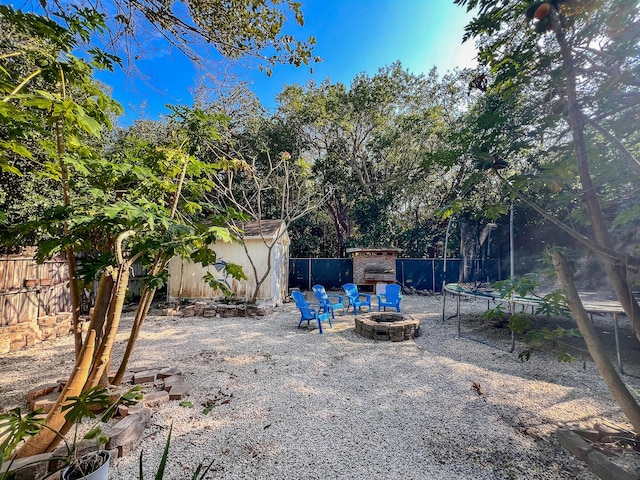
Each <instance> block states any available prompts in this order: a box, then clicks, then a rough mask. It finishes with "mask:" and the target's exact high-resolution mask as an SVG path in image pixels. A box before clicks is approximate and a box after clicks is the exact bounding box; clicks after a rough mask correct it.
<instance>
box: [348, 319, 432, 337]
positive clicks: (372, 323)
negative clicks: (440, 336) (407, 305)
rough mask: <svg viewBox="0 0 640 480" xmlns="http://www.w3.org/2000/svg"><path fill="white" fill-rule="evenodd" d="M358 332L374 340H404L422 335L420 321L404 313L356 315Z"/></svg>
mask: <svg viewBox="0 0 640 480" xmlns="http://www.w3.org/2000/svg"><path fill="white" fill-rule="evenodd" d="M355 324H356V333H358V334H360V335H362V336H363V337H365V338H370V339H372V340H383V341H385V340H386V341H389V340H390V341H392V342H402V341H404V340H411V339H413V338H415V337H417V336H419V335H420V322H419V321H418V320H414V319H413V318H412V317H411V316H410V315H405V314H403V313H387V312H378V313H367V314H364V315H358V316H357V317H355Z"/></svg>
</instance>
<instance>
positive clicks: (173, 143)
mask: <svg viewBox="0 0 640 480" xmlns="http://www.w3.org/2000/svg"><path fill="white" fill-rule="evenodd" d="M58 13H59V15H60V19H61V22H62V23H60V24H58V23H55V22H53V21H51V20H49V19H47V18H45V17H42V16H39V15H36V14H30V13H22V12H19V11H15V10H13V9H12V8H10V7H4V6H3V7H0V23H2V25H3V26H6V27H7V28H3V30H2V32H3V35H4V36H6V38H4V39H3V40H6V41H3V42H2V46H3V50H2V52H1V56H0V62H1V63H0V67H1V68H0V76H1V80H2V81H1V82H0V93H2V102H1V103H0V132H1V133H2V137H0V141H1V142H2V147H3V150H2V153H3V156H2V158H0V165H1V166H2V168H3V170H4V171H5V172H8V173H11V174H15V175H21V174H23V173H32V172H33V173H35V174H37V175H40V176H47V177H49V178H51V179H53V180H55V181H57V182H59V185H60V187H59V188H60V192H61V193H60V196H59V200H57V201H54V202H52V205H51V208H48V209H45V210H43V211H41V212H35V213H34V214H33V215H32V216H31V217H30V218H25V221H23V222H22V223H20V224H17V225H12V226H11V227H10V228H7V229H6V230H9V232H8V233H9V235H6V236H5V237H4V238H5V240H6V241H8V240H7V239H10V241H11V242H12V244H16V243H18V244H19V243H20V242H22V244H25V243H26V242H31V241H33V240H34V239H35V240H36V241H37V242H38V258H41V259H42V258H46V257H47V256H50V255H52V254H54V253H57V252H60V251H64V252H65V253H66V257H67V260H68V262H69V270H70V276H71V280H70V284H71V296H72V302H73V305H74V332H75V337H76V348H77V350H76V357H77V360H76V367H75V368H74V371H73V373H72V374H71V376H70V378H69V380H68V382H67V383H66V387H65V389H64V391H63V392H62V393H61V395H60V397H59V399H58V401H57V403H56V405H55V406H54V408H53V410H52V411H51V412H50V413H49V414H48V416H47V419H46V425H47V427H49V428H45V429H43V430H42V431H41V432H40V433H39V434H38V435H37V436H35V437H32V438H31V439H29V441H28V442H27V443H26V444H25V445H24V447H23V448H22V449H21V450H20V451H19V453H18V455H19V456H27V455H32V454H35V453H41V452H44V451H51V450H52V449H53V448H54V447H55V445H56V443H57V442H58V441H59V437H58V436H56V435H55V434H53V435H52V432H53V431H54V430H55V431H60V432H62V433H64V432H66V431H67V430H68V428H69V427H70V424H69V423H68V422H66V421H65V419H64V417H63V416H62V413H61V408H62V406H63V404H64V403H65V402H66V401H67V399H68V398H69V397H70V396H74V395H77V394H79V393H80V392H82V391H86V390H88V389H90V388H92V387H93V386H95V385H97V384H99V383H102V384H104V383H106V382H107V379H106V374H107V372H108V371H109V365H110V363H111V350H112V348H113V344H114V340H115V335H116V333H117V330H118V326H119V321H120V317H121V313H122V306H123V302H124V298H125V292H126V289H127V285H128V275H129V270H130V267H131V265H132V264H133V263H134V262H135V261H137V260H141V261H144V262H145V263H148V264H149V265H150V268H151V271H150V275H149V277H150V278H149V283H148V285H147V286H146V287H145V291H144V293H143V298H142V300H141V302H140V304H139V306H138V311H137V313H136V319H135V322H134V331H133V332H132V334H131V337H130V339H129V344H128V347H127V354H126V355H125V359H124V361H123V362H122V364H121V366H120V370H119V374H118V375H119V376H120V378H121V375H120V372H122V371H123V370H124V369H125V368H126V363H127V359H128V355H129V354H130V351H131V350H132V349H133V346H134V345H135V340H136V338H137V332H139V329H140V328H141V326H142V322H143V320H144V318H145V316H146V314H147V311H148V308H149V305H150V303H151V301H152V299H153V293H154V292H155V288H156V287H158V286H160V285H162V283H163V281H164V279H163V269H164V265H165V264H166V262H167V261H168V259H169V258H171V256H173V255H183V256H189V257H191V258H192V259H194V260H195V261H198V262H201V263H203V264H205V265H206V264H209V263H213V262H215V259H216V257H215V252H214V251H213V250H212V249H211V248H210V246H211V245H212V244H213V243H214V242H215V240H216V239H217V238H224V239H227V240H231V239H232V235H231V234H230V233H229V231H228V229H227V228H226V227H225V225H227V224H228V223H229V221H232V220H233V219H234V215H233V212H228V211H214V209H211V208H210V209H209V215H207V216H205V214H204V213H203V211H202V209H201V207H200V204H199V203H198V200H199V199H200V198H201V197H202V195H204V194H205V193H206V192H207V191H209V190H210V189H211V188H213V186H214V184H213V183H212V182H211V180H210V178H211V177H213V176H215V172H216V171H218V170H219V169H220V168H221V166H220V164H219V163H218V162H216V161H215V159H210V160H211V161H209V162H201V161H199V160H198V159H197V158H196V157H195V155H194V153H195V148H196V147H195V146H194V145H193V144H191V143H189V142H190V136H189V135H188V133H189V131H190V130H191V129H192V127H193V125H194V124H195V123H197V124H198V125H199V128H200V129H201V130H203V131H206V132H207V134H208V138H209V139H211V140H212V141H215V139H216V138H219V136H218V135H217V128H218V127H219V125H220V121H221V118H220V117H219V116H215V115H207V114H206V113H205V112H202V111H200V110H197V109H194V110H193V111H190V112H188V113H189V115H182V116H181V115H180V113H181V112H176V116H175V124H174V127H175V128H173V129H171V134H172V135H169V136H168V137H166V138H165V139H164V141H163V143H162V144H161V145H150V144H148V143H147V142H144V141H133V142H130V143H127V142H126V139H125V141H124V143H123V144H121V146H122V147H123V148H120V149H118V148H112V149H110V150H108V151H106V152H105V151H102V150H100V149H99V148H98V146H99V142H97V141H91V140H89V141H87V140H88V139H89V138H90V137H98V136H100V135H102V134H103V133H104V130H108V129H109V128H110V112H111V111H118V109H119V106H118V105H117V104H116V103H115V102H113V101H112V100H111V99H110V98H109V97H108V96H107V95H105V94H104V92H102V90H101V89H100V88H99V86H98V85H97V84H96V83H95V82H94V81H93V80H92V73H93V67H99V66H101V67H112V66H113V64H114V63H117V62H118V58H117V57H115V56H113V55H110V54H106V53H104V52H102V51H100V50H98V49H96V48H91V49H88V50H86V51H87V54H88V56H87V57H86V59H82V58H79V57H76V56H75V55H73V54H72V53H71V52H73V51H75V50H78V49H81V48H82V47H83V46H84V45H83V44H82V41H87V40H89V39H90V38H92V35H93V34H94V33H95V32H96V30H98V31H100V30H103V29H105V28H106V24H105V21H104V17H103V16H102V15H101V14H99V13H98V12H97V11H95V10H91V9H82V8H74V9H72V10H71V13H69V14H67V13H65V12H58ZM245 33H246V32H245ZM235 34H237V35H239V36H240V37H241V39H242V41H244V42H248V44H250V43H251V33H249V34H248V36H244V34H241V33H240V32H239V31H236V32H235ZM238 45H240V44H238ZM21 162H22V163H21ZM22 164H24V165H26V168H25V170H26V172H22V171H20V170H19V169H18V166H20V165H22ZM34 230H36V231H37V232H38V234H36V235H34V234H33V232H34ZM79 253H84V254H85V258H84V260H83V262H84V263H83V266H84V267H85V272H84V275H85V277H84V278H87V279H93V278H94V275H92V273H95V272H97V273H98V275H99V277H100V284H99V288H98V299H97V305H96V309H95V311H94V313H93V316H92V318H91V323H90V326H89V332H88V334H87V337H86V338H84V339H83V338H82V335H81V330H80V328H79V308H78V305H79V300H78V297H79V288H80V281H81V278H80V274H79V273H78V271H77V270H76V268H75V260H76V254H79ZM89 267H92V268H89ZM230 267H231V268H232V271H231V272H230V273H231V274H232V275H236V274H240V271H239V270H238V269H233V265H231V266H229V265H228V268H227V269H228V270H229V268H230ZM114 382H115V383H118V382H119V379H118V377H116V379H115V380H114Z"/></svg>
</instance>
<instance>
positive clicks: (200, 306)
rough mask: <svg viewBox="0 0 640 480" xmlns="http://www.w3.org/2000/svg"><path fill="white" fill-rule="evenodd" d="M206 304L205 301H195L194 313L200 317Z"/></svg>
mask: <svg viewBox="0 0 640 480" xmlns="http://www.w3.org/2000/svg"><path fill="white" fill-rule="evenodd" d="M206 306H207V302H196V303H195V305H194V307H195V314H196V315H197V316H198V317H201V316H202V312H203V310H204V309H205V308H206Z"/></svg>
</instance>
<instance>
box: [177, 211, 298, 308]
mask: <svg viewBox="0 0 640 480" xmlns="http://www.w3.org/2000/svg"><path fill="white" fill-rule="evenodd" d="M243 230H244V241H245V244H246V247H247V250H248V252H249V255H250V256H251V259H252V260H253V263H254V264H255V266H256V269H257V271H258V277H259V278H260V277H262V275H263V274H264V272H266V270H267V259H268V252H269V249H268V246H269V245H273V248H272V249H271V272H270V273H269V275H268V276H267V278H266V279H265V281H264V282H263V283H262V285H261V286H260V291H259V292H258V300H259V301H261V302H265V303H269V304H271V305H281V304H282V302H283V301H284V299H285V297H286V295H287V293H288V284H289V235H288V233H287V231H286V226H285V223H284V222H283V221H282V220H262V221H261V222H257V221H255V222H248V223H246V224H244V226H243ZM214 249H215V251H216V254H217V258H218V261H220V262H230V263H235V264H237V265H240V266H241V267H242V271H243V272H244V273H245V275H246V276H247V277H248V279H247V280H236V279H234V278H232V277H231V276H226V275H225V271H224V269H222V268H221V265H218V266H217V267H216V266H214V265H210V266H208V267H203V266H202V264H201V263H193V262H191V261H189V260H183V259H181V258H180V257H174V258H172V259H171V261H170V262H169V267H168V268H169V283H168V286H167V288H168V296H169V299H170V300H175V299H177V298H189V299H197V298H202V299H217V298H223V297H224V295H223V294H222V292H220V291H219V290H213V289H212V288H211V287H209V285H207V284H206V283H205V282H204V280H203V279H202V277H204V275H205V274H206V273H207V272H210V273H211V274H212V275H214V276H215V277H216V278H218V279H220V280H225V278H226V281H227V284H228V285H229V288H230V289H231V291H232V292H233V293H235V294H236V296H237V297H238V298H240V299H248V298H251V296H252V294H253V291H254V290H255V288H256V283H257V282H256V279H255V276H254V274H253V268H252V267H251V263H250V262H249V258H248V257H247V253H246V252H245V250H244V247H243V246H242V244H240V243H225V242H223V241H218V242H216V244H215V246H214Z"/></svg>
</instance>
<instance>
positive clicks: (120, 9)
mask: <svg viewBox="0 0 640 480" xmlns="http://www.w3.org/2000/svg"><path fill="white" fill-rule="evenodd" d="M40 4H41V6H42V7H43V8H44V10H45V12H46V13H47V14H49V15H50V16H53V17H56V16H60V15H68V13H69V10H71V11H73V10H76V11H86V12H93V13H95V14H99V15H101V16H103V17H105V18H107V19H108V23H107V24H106V25H105V26H104V28H102V29H100V31H99V32H96V34H95V35H94V37H93V41H96V40H97V39H98V38H102V42H101V45H100V46H101V47H102V50H104V51H106V52H109V53H111V54H115V55H119V56H124V58H125V59H126V60H127V64H128V66H129V67H130V69H132V70H135V69H136V67H135V63H136V60H138V59H141V58H144V57H145V56H148V55H149V54H150V53H152V52H154V51H155V50H156V49H158V48H167V43H168V45H169V46H171V47H173V48H175V49H177V50H178V51H179V52H180V53H182V54H183V55H185V56H186V57H187V58H189V59H190V60H192V61H194V62H196V63H197V64H199V65H200V66H203V67H205V66H206V67H207V69H209V70H211V69H212V68H213V69H215V66H216V64H218V65H219V64H220V63H222V62H224V61H225V60H227V61H228V60H230V61H237V60H239V59H246V60H254V61H257V62H258V66H259V68H260V69H261V70H263V71H265V72H266V74H267V75H269V74H270V73H271V70H272V68H273V67H274V66H275V65H277V64H281V63H287V64H291V65H295V66H296V67H299V66H301V65H308V64H309V63H310V62H312V63H313V62H319V61H320V58H318V57H313V47H314V44H315V39H314V38H313V37H309V38H308V39H307V40H306V41H301V40H296V39H295V38H294V37H293V36H292V35H289V34H286V33H284V32H283V27H284V25H285V23H286V22H287V20H288V19H289V18H290V17H291V16H293V18H294V20H295V22H296V23H297V24H298V25H300V26H302V25H304V16H303V13H302V10H301V7H302V4H301V3H299V2H297V1H294V0H270V1H267V0H257V1H256V0H236V1H234V2H224V1H219V0H186V1H176V2H169V3H167V2H162V1H157V0H115V1H113V2H110V3H109V4H104V3H103V2H101V1H99V0H75V1H74V2H72V3H71V4H70V5H68V4H61V3H59V2H54V1H49V2H47V1H46V0H45V1H43V2H40ZM98 34H101V35H98ZM159 39H162V40H161V41H159Z"/></svg>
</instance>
